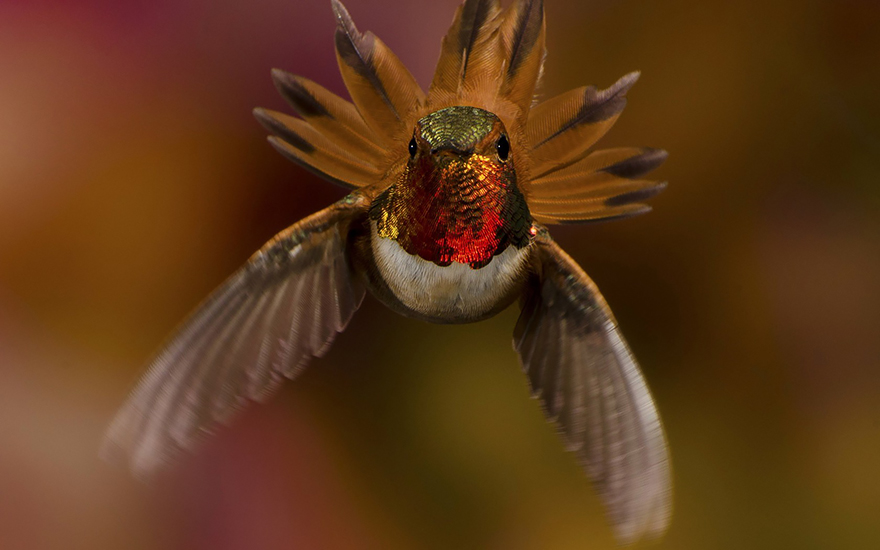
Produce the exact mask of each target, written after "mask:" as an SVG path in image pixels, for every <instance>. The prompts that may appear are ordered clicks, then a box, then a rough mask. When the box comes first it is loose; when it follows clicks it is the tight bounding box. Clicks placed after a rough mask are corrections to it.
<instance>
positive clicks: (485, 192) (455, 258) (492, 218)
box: [371, 152, 531, 269]
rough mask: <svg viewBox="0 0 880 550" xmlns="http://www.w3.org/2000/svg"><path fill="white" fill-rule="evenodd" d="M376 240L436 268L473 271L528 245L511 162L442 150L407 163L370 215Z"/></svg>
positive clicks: (525, 220) (524, 214)
mask: <svg viewBox="0 0 880 550" xmlns="http://www.w3.org/2000/svg"><path fill="white" fill-rule="evenodd" d="M371 218H372V219H373V220H374V221H375V222H376V225H377V230H378V233H379V236H381V237H384V238H388V239H393V240H395V241H397V242H398V243H399V244H400V246H401V247H403V249H404V250H406V251H407V252H409V253H410V254H415V255H418V256H419V257H421V258H424V259H425V260H428V261H431V262H434V263H435V264H437V265H441V266H445V265H449V264H451V263H452V262H459V263H463V264H468V265H470V266H471V267H472V268H474V269H477V268H480V267H483V266H485V265H486V264H488V263H489V262H490V261H491V260H492V258H493V257H494V256H495V255H496V254H500V253H501V252H503V251H504V250H505V249H506V248H507V247H508V246H509V245H511V244H513V245H514V246H517V247H518V248H519V247H522V246H525V245H526V244H528V240H529V229H530V227H531V221H530V220H531V217H530V215H529V212H528V207H527V206H526V203H525V199H524V198H523V196H522V194H521V193H520V192H519V189H518V188H517V186H516V173H515V171H514V170H513V166H512V163H499V162H498V161H497V160H496V159H494V158H490V157H488V156H484V155H479V154H475V153H474V154H470V155H459V154H457V153H452V152H449V153H446V152H441V153H440V154H438V155H422V156H420V157H419V158H417V159H415V160H414V161H412V162H410V164H409V165H408V166H407V169H406V171H405V172H404V175H403V177H402V178H401V181H400V182H399V183H397V184H396V185H392V186H391V187H390V188H388V189H387V190H386V191H385V192H384V193H382V195H380V196H379V197H378V198H377V200H376V202H375V204H374V206H373V209H372V212H371Z"/></svg>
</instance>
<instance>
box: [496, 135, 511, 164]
mask: <svg viewBox="0 0 880 550" xmlns="http://www.w3.org/2000/svg"><path fill="white" fill-rule="evenodd" d="M495 150H496V151H497V152H498V158H499V159H500V160H501V161H502V162H503V161H506V160H507V157H508V155H510V142H509V141H507V136H505V135H504V134H501V137H500V138H498V142H497V143H496V144H495Z"/></svg>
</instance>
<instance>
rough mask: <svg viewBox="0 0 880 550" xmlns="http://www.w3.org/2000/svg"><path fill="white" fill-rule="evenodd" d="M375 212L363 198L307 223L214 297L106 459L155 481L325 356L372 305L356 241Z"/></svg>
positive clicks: (127, 408)
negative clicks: (237, 414)
mask: <svg viewBox="0 0 880 550" xmlns="http://www.w3.org/2000/svg"><path fill="white" fill-rule="evenodd" d="M368 206H369V200H368V199H367V198H366V197H365V196H363V195H361V194H360V193H358V192H355V193H352V194H351V195H349V196H347V197H345V198H344V199H342V200H341V201H339V202H337V203H336V204H334V205H333V206H331V207H329V208H327V209H325V210H322V211H320V212H317V213H316V214H314V215H312V216H309V217H308V218H305V219H304V220H302V221H300V222H299V223H297V224H295V225H293V226H291V227H289V228H288V229H286V230H284V231H282V232H281V233H279V234H278V235H276V236H275V237H274V238H273V239H272V240H271V241H269V242H268V243H266V245H265V246H264V247H263V248H262V249H260V250H259V251H258V252H257V253H256V254H254V255H253V256H252V257H251V258H250V260H249V261H248V262H247V264H245V265H244V266H243V267H242V268H241V269H239V270H238V271H237V272H236V273H235V274H233V275H232V276H231V277H230V278H229V279H227V280H226V282H224V283H223V284H222V285H221V286H220V288H218V289H217V290H216V291H214V293H213V294H212V295H211V296H209V297H208V299H207V300H205V302H203V303H202V304H201V305H200V306H199V307H198V308H197V309H196V311H195V312H194V313H193V314H192V315H191V316H190V317H189V318H188V319H187V320H186V321H185V322H184V323H183V324H182V325H181V326H180V327H179V328H178V329H177V332H176V333H175V334H174V335H173V336H172V337H171V339H170V340H169V341H168V342H166V344H165V345H164V346H163V348H162V349H161V350H160V351H159V353H158V354H157V355H156V356H155V357H154V358H153V359H152V361H151V362H150V363H149V365H148V368H147V371H146V373H145V374H144V376H143V377H142V378H141V380H140V382H139V383H138V384H137V386H136V387H135V388H134V390H133V391H132V393H131V395H130V396H129V398H128V400H127V401H126V402H125V404H124V405H123V406H122V409H121V410H120V411H119V412H118V413H117V415H116V417H115V419H114V420H113V422H112V424H111V425H110V428H109V430H108V432H107V435H106V438H105V440H104V446H103V450H102V454H103V455H104V456H106V457H107V458H109V459H111V460H112V459H120V458H121V459H123V460H128V461H129V462H130V465H131V469H132V470H133V471H134V473H135V474H136V475H139V476H145V475H147V474H149V473H151V472H153V471H154V470H156V469H157V468H158V467H160V466H162V465H163V464H165V463H166V462H168V461H169V460H171V459H172V458H174V456H175V455H176V454H177V453H178V452H179V451H181V450H184V449H188V448H190V447H191V446H192V445H193V444H194V443H195V442H197V441H198V440H199V439H201V437H202V436H204V435H205V434H207V433H209V432H210V431H211V430H212V429H213V428H214V427H215V425H216V424H217V423H218V422H223V421H226V420H228V419H229V418H230V415H231V414H232V413H233V412H234V411H235V410H237V409H239V408H240V407H241V406H242V405H244V404H245V403H246V402H247V401H248V400H254V401H262V400H264V399H265V398H266V397H267V396H268V395H269V394H270V393H271V392H272V391H273V390H274V389H275V388H277V387H278V385H279V383H280V382H281V381H282V380H283V379H284V378H293V377H294V376H296V375H297V374H298V373H299V372H300V371H301V370H302V368H303V367H304V366H305V364H306V363H308V361H309V360H310V359H311V358H312V357H317V356H321V355H322V354H323V353H325V352H326V351H327V349H328V347H329V346H330V343H331V342H332V341H333V339H334V338H335V337H336V334H337V333H339V332H341V331H342V330H343V329H344V328H345V326H346V324H347V323H348V321H349V320H350V319H351V316H352V314H353V313H354V312H355V310H356V309H357V308H358V307H359V306H360V303H361V301H362V300H363V297H364V288H363V286H362V285H361V284H360V283H359V282H358V281H357V280H356V279H355V277H354V276H353V274H352V271H351V268H350V265H349V258H348V255H347V253H346V240H347V234H348V229H349V227H350V225H351V222H352V221H353V220H355V219H357V218H358V217H360V216H362V215H364V214H365V213H366V211H367V208H368Z"/></svg>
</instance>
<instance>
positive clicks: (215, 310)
mask: <svg viewBox="0 0 880 550" xmlns="http://www.w3.org/2000/svg"><path fill="white" fill-rule="evenodd" d="M331 1H332V5H333V10H334V13H335V15H336V19H337V30H336V36H335V44H336V53H337V59H338V62H339V68H340V71H341V73H342V76H343V80H344V81H345V84H346V87H347V88H348V90H349V93H350V95H351V98H352V103H349V102H347V101H345V100H343V99H341V98H339V97H337V96H335V95H334V94H332V93H330V92H329V91H327V90H326V89H324V88H322V87H321V86H319V85H318V84H316V83H314V82H311V81H310V80H307V79H305V78H302V77H298V76H294V75H290V74H288V73H285V72H283V71H279V70H274V71H273V73H272V74H273V78H274V80H275V83H276V86H277V87H278V89H279V91H280V92H281V94H282V95H283V96H284V97H285V99H287V101H288V102H289V103H290V105H291V106H292V107H293V109H294V110H295V111H296V113H297V115H299V116H298V117H293V116H289V115H285V114H283V113H278V112H274V111H269V110H265V109H257V110H255V115H256V117H257V119H258V120H259V121H260V122H261V123H263V125H264V126H266V128H267V129H269V131H270V132H271V133H272V134H273V135H272V136H271V137H270V138H269V141H270V143H271V144H272V145H273V146H274V147H275V148H276V149H278V150H279V151H280V152H281V153H282V154H283V155H284V156H286V157H287V158H289V159H291V160H293V161H294V162H296V163H298V164H300V165H301V166H303V167H305V168H306V169H308V170H310V171H312V172H315V173H317V174H319V175H321V176H322V177H324V178H326V179H328V180H330V181H333V182H335V183H338V184H340V185H343V186H345V187H346V188H348V189H350V191H351V192H350V193H349V194H348V195H347V196H346V197H345V198H343V199H342V200H340V201H338V202H337V203H336V204H334V205H331V206H330V207H328V208H326V209H324V210H322V211H320V212H317V213H315V214H313V215H312V216H309V217H307V218H305V219H304V220H302V221H300V222H298V223H296V224H294V225H293V226H291V227H290V228H288V229H286V230H284V231H282V232H281V233H279V234H278V235H277V236H276V237H275V238H273V239H272V240H271V241H269V242H268V243H267V244H266V245H265V246H264V247H263V248H262V249H260V250H259V251H258V252H257V253H255V254H254V255H253V256H252V257H251V258H250V260H249V261H248V262H247V263H246V264H245V266H244V267H242V268H241V269H240V270H239V271H238V272H236V273H235V274H233V275H232V276H231V277H230V278H229V279H228V280H227V281H226V282H225V283H223V284H222V285H221V286H220V288H218V289H217V290H216V291H215V292H214V293H213V294H212V295H211V296H210V297H209V298H208V299H207V300H206V301H205V302H204V303H203V304H202V305H200V306H199V307H198V308H197V309H196V310H195V312H194V313H193V314H192V315H191V316H190V318H189V319H188V320H187V321H185V322H184V324H183V325H182V326H181V327H180V328H179V329H178V331H177V332H176V333H175V334H174V336H172V338H171V339H170V340H169V341H168V342H167V343H166V344H165V345H164V346H163V347H162V348H161V350H160V351H159V353H158V354H157V355H156V356H155V357H154V358H153V359H152V360H151V362H150V365H149V367H148V370H147V374H146V375H145V376H144V378H143V379H142V380H141V382H140V383H139V384H138V385H137V386H136V387H135V389H134V391H133V392H132V394H131V396H130V397H129V399H128V401H127V402H126V403H125V405H124V406H123V407H122V409H121V410H120V412H119V414H118V415H117V416H116V418H115V420H114V421H113V423H112V424H111V426H110V429H109V431H108V434H107V438H106V441H105V451H106V453H107V454H108V455H111V456H121V457H123V458H124V459H127V460H128V461H129V462H130V464H131V467H132V469H133V470H134V471H135V472H136V473H137V474H139V475H147V474H149V473H151V472H153V471H155V470H156V469H157V468H159V467H160V466H162V465H163V464H165V463H167V462H168V461H169V460H170V459H172V458H173V457H174V456H175V455H176V454H177V453H178V452H180V451H181V450H185V449H187V448H190V447H192V446H193V444H194V442H196V441H198V440H199V439H200V438H201V436H203V435H204V434H205V433H207V432H210V431H211V430H212V429H213V428H214V426H215V425H216V424H218V423H222V422H226V421H228V420H229V419H230V418H231V416H232V414H233V413H234V412H235V411H236V410H238V409H239V408H240V407H241V406H243V405H244V404H246V403H247V402H249V401H263V400H265V399H266V398H267V397H268V396H269V395H271V393H272V392H273V391H274V390H275V389H276V388H277V387H278V385H279V383H280V382H281V381H282V380H283V379H285V378H288V379H289V378H294V377H295V376H296V375H297V374H298V373H299V372H300V371H301V370H302V368H303V367H304V366H305V365H306V364H307V363H308V361H309V360H310V359H311V358H312V357H318V356H321V355H323V354H324V353H325V352H326V351H327V349H328V347H329V346H330V344H331V343H332V341H333V339H334V338H335V336H336V334H337V333H338V332H340V331H342V330H343V329H344V328H345V326H346V325H347V323H348V321H349V320H350V318H351V316H352V315H353V314H354V312H355V311H356V310H357V308H358V307H359V305H360V303H361V301H362V299H363V297H364V295H365V293H366V292H368V291H369V293H370V294H372V295H373V296H375V297H376V298H377V299H379V300H380V301H381V302H382V303H384V304H385V305H387V306H388V307H389V308H391V309H393V310H394V311H397V312H398V313H400V314H402V315H406V316H409V317H413V318H416V319H421V320H424V321H429V322H433V323H468V322H473V321H477V320H480V319H485V318H488V317H491V316H493V315H495V314H496V313H498V312H499V311H501V310H503V309H504V308H506V307H508V306H509V305H511V304H512V303H513V302H515V301H517V300H519V302H520V304H521V313H520V317H519V320H518V322H517V326H516V328H515V330H514V348H515V349H516V351H517V352H518V354H519V356H520V361H521V363H522V366H523V370H524V372H525V374H526V375H527V377H528V380H529V384H530V386H531V388H532V393H533V396H535V397H537V398H539V399H540V400H541V404H542V407H543V409H544V412H545V414H546V415H547V417H548V419H549V420H551V421H553V422H554V423H555V424H556V426H557V427H558V428H559V431H560V433H561V435H562V436H563V438H564V440H565V443H566V447H567V448H568V449H569V450H571V451H572V452H574V453H575V454H576V456H577V458H578V460H579V461H580V463H581V464H582V465H583V467H584V469H585V470H586V472H587V473H588V474H589V475H590V477H591V478H592V479H593V482H594V484H595V486H596V488H597V490H598V491H599V493H600V494H601V495H602V497H603V499H604V501H605V504H606V506H607V509H608V513H609V517H610V518H611V520H612V523H613V524H614V526H615V529H616V532H617V534H618V536H619V538H620V540H621V541H624V542H629V541H633V540H636V539H638V538H640V537H643V536H657V535H659V534H661V533H662V532H663V531H664V530H665V529H666V527H667V525H668V522H669V517H670V513H671V504H670V503H671V475H670V467H669V460H668V453H667V449H666V441H665V437H664V434H663V430H662V428H661V426H660V421H659V417H658V415H657V411H656V408H655V406H654V403H653V400H652V398H651V395H650V393H649V392H648V389H647V387H646V385H645V382H644V379H643V378H642V375H641V373H640V371H639V368H638V366H637V365H636V363H635V360H634V358H633V356H632V353H631V352H630V351H629V348H628V346H627V344H626V343H625V341H624V340H623V338H622V336H621V335H620V332H619V330H618V328H617V322H616V320H615V319H614V316H613V315H612V314H611V311H610V309H609V308H608V306H607V304H606V303H605V300H604V299H603V298H602V296H601V294H599V291H598V289H597V288H596V286H595V284H594V283H593V282H592V281H591V280H590V279H589V277H587V275H586V274H585V273H584V272H583V270H582V269H581V268H580V267H579V266H578V265H577V264H576V263H575V262H574V261H573V260H572V259H571V258H570V257H569V256H568V255H567V254H565V252H563V251H562V250H561V249H560V248H559V246H558V245H557V244H556V243H555V242H554V241H553V240H552V238H551V237H550V234H549V231H548V230H547V227H546V225H548V224H554V223H580V222H589V221H595V220H604V219H612V218H621V217H627V216H631V215H635V214H639V213H642V212H645V211H647V210H648V209H649V208H648V207H647V206H645V205H644V204H641V201H643V200H645V199H647V198H650V197H651V196H653V195H655V194H657V193H658V192H659V191H661V190H662V189H663V188H664V186H665V184H663V183H658V182H655V181H650V180H645V179H642V176H644V175H645V174H647V173H648V172H649V171H651V170H652V169H654V168H656V167H657V166H659V165H660V164H661V163H662V162H663V161H664V160H665V158H666V153H665V152H664V151H661V150H658V149H647V148H631V147H627V148H616V149H605V150H594V149H593V145H594V144H595V143H596V141H597V140H598V139H599V138H601V137H602V135H604V133H605V132H606V131H607V130H608V129H609V128H610V127H611V126H612V125H613V123H614V121H615V120H616V119H617V116H619V114H620V112H621V111H622V110H623V107H624V105H625V104H626V93H627V91H628V90H629V88H630V87H631V86H632V85H633V84H634V82H635V80H636V79H637V77H638V74H637V73H631V74H629V75H626V76H624V77H623V78H621V79H620V80H619V81H618V82H617V83H615V84H614V85H612V86H611V87H610V88H608V89H606V90H601V91H600V90H597V89H596V88H593V87H583V88H578V89H576V90H572V91H570V92H567V93H564V94H561V95H559V96H557V97H554V98H551V99H549V100H546V101H543V102H541V103H537V104H535V103H534V92H535V87H536V85H537V82H538V79H539V76H540V74H541V71H542V67H543V61H544V56H545V47H544V42H545V24H544V10H543V3H542V2H541V0H514V2H513V4H511V5H510V6H509V7H508V8H506V9H502V8H501V7H500V5H499V2H498V0H466V1H465V2H464V4H463V5H462V6H461V7H460V8H459V9H458V11H457V12H456V15H455V18H454V20H453V24H452V27H451V28H450V30H449V32H448V33H447V35H446V36H445V38H444V39H443V43H442V49H441V55H440V60H439V61H438V65H437V70H436V72H435V75H434V79H433V81H432V83H431V86H430V88H429V90H428V92H427V94H426V93H425V92H423V91H422V89H421V88H420V87H419V86H418V84H417V83H416V82H415V79H413V77H412V75H411V74H410V73H409V71H407V69H406V68H405V67H404V66H403V65H402V64H401V63H400V61H399V59H397V57H396V56H395V55H394V54H393V53H392V52H391V51H390V50H389V49H388V48H387V46H385V44H384V43H382V42H381V40H379V39H378V38H377V37H375V36H374V35H373V34H372V33H361V32H360V31H358V30H357V28H356V27H355V25H354V23H353V22H352V20H351V17H350V16H349V14H348V12H347V11H346V9H345V8H344V7H343V6H342V4H340V3H339V2H338V1H337V0H331Z"/></svg>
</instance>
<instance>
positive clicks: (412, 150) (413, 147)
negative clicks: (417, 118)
mask: <svg viewBox="0 0 880 550" xmlns="http://www.w3.org/2000/svg"><path fill="white" fill-rule="evenodd" d="M418 150H419V146H418V144H417V143H416V138H412V139H411V140H409V156H410V158H413V157H415V156H416V153H417V152H418Z"/></svg>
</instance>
